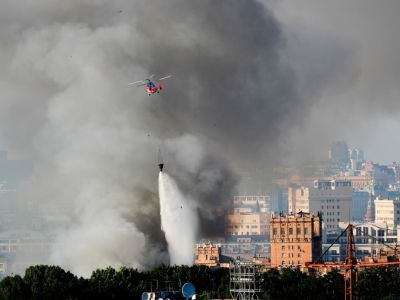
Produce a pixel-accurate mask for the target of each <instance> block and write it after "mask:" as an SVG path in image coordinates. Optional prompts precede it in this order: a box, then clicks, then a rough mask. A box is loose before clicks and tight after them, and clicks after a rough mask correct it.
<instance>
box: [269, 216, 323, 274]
mask: <svg viewBox="0 0 400 300" xmlns="http://www.w3.org/2000/svg"><path fill="white" fill-rule="evenodd" d="M321 224H322V222H321V216H320V215H316V216H314V215H309V214H305V213H300V214H297V215H278V216H272V217H271V222H270V230H271V231H270V235H271V267H272V268H276V267H285V266H305V264H306V262H313V261H315V260H316V259H317V258H318V257H319V256H320V255H321V253H322V225H321Z"/></svg>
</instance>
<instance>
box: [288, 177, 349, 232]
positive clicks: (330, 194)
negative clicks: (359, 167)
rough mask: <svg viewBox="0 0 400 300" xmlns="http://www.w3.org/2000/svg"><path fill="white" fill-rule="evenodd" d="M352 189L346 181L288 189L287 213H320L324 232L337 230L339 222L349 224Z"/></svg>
mask: <svg viewBox="0 0 400 300" xmlns="http://www.w3.org/2000/svg"><path fill="white" fill-rule="evenodd" d="M352 192H353V190H352V187H351V182H350V181H348V180H315V181H314V186H313V187H311V188H308V187H289V191H288V209H289V213H297V212H299V211H303V212H309V213H312V214H317V213H318V212H321V215H322V218H323V220H324V225H325V229H326V230H334V229H336V228H338V225H339V222H347V223H348V222H350V220H351V210H352Z"/></svg>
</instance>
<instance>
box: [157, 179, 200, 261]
mask: <svg viewBox="0 0 400 300" xmlns="http://www.w3.org/2000/svg"><path fill="white" fill-rule="evenodd" d="M158 180H159V181H158V184H159V188H158V189H159V195H160V213H161V225H162V229H163V231H164V232H165V237H166V239H167V243H168V252H169V256H170V263H171V264H172V265H192V264H193V257H194V251H193V249H194V246H195V243H196V240H197V228H198V219H197V214H196V211H195V208H194V207H193V205H192V201H190V200H189V197H188V196H184V195H183V194H182V193H181V191H180V190H179V188H178V186H177V184H176V183H175V181H174V180H173V178H172V177H170V176H168V174H166V173H165V172H160V175H159V177H158Z"/></svg>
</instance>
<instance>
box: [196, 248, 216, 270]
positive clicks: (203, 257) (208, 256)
mask: <svg viewBox="0 0 400 300" xmlns="http://www.w3.org/2000/svg"><path fill="white" fill-rule="evenodd" d="M195 255H196V258H195V262H194V263H195V264H196V265H204V266H208V267H215V266H217V265H218V264H219V259H220V257H221V246H220V245H215V244H211V243H204V244H198V245H197V246H196V250H195Z"/></svg>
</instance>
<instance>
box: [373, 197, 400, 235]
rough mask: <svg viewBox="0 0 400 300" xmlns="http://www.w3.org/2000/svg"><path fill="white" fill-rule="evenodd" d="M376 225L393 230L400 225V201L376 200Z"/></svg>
mask: <svg viewBox="0 0 400 300" xmlns="http://www.w3.org/2000/svg"><path fill="white" fill-rule="evenodd" d="M374 203H375V223H376V224H380V225H382V226H385V227H388V228H392V227H395V226H397V225H398V224H399V223H400V200H390V199H376V200H375V201H374Z"/></svg>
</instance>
